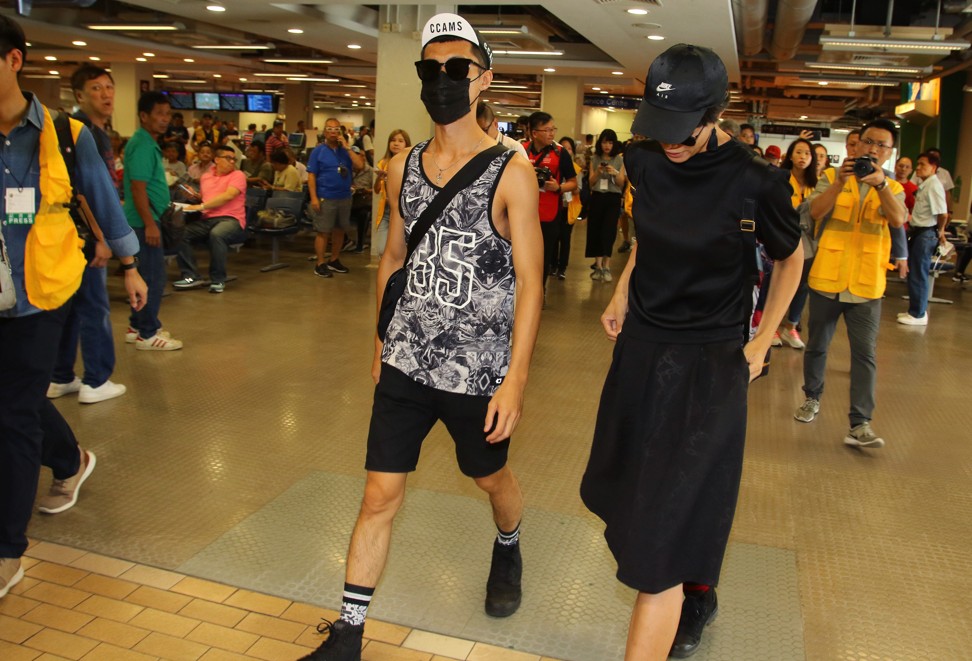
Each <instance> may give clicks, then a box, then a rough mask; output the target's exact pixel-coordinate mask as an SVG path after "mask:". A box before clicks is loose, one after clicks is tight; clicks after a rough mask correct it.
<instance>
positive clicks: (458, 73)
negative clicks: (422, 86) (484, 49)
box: [415, 57, 486, 82]
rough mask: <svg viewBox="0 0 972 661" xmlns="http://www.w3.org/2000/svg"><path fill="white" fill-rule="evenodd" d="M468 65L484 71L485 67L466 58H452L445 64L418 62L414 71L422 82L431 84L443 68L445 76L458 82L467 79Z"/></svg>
mask: <svg viewBox="0 0 972 661" xmlns="http://www.w3.org/2000/svg"><path fill="white" fill-rule="evenodd" d="M469 65H473V66H475V67H478V68H480V69H482V70H483V71H486V67H484V66H483V65H481V64H479V63H478V62H474V61H473V60H470V59H469V58H466V57H454V58H452V59H451V60H447V61H445V62H439V61H438V60H419V61H418V62H416V63H415V71H417V72H418V77H419V79H420V80H422V81H423V82H432V81H433V80H435V79H436V78H438V77H439V71H441V70H442V67H445V72H446V75H447V76H449V78H451V79H452V80H456V81H458V80H462V79H464V78H468V77H469Z"/></svg>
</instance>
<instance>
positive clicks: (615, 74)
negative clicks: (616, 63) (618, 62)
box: [611, 71, 624, 76]
mask: <svg viewBox="0 0 972 661" xmlns="http://www.w3.org/2000/svg"><path fill="white" fill-rule="evenodd" d="M611 75H612V76H623V75H624V72H623V71H612V72H611Z"/></svg>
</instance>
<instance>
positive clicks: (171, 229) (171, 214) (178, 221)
mask: <svg viewBox="0 0 972 661" xmlns="http://www.w3.org/2000/svg"><path fill="white" fill-rule="evenodd" d="M159 227H160V228H161V230H162V247H163V248H165V249H166V250H175V249H176V248H178V247H179V244H180V243H182V237H183V235H184V234H185V233H186V215H185V212H183V210H182V207H179V206H177V205H175V204H172V203H170V204H169V206H167V207H166V208H165V211H163V212H162V215H161V216H159Z"/></svg>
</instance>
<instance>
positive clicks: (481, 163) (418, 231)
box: [405, 144, 507, 268]
mask: <svg viewBox="0 0 972 661" xmlns="http://www.w3.org/2000/svg"><path fill="white" fill-rule="evenodd" d="M506 151H507V149H506V147H505V146H503V145H501V144H496V145H494V146H492V147H490V148H489V149H484V150H483V151H481V152H479V153H478V154H476V155H475V156H473V157H472V159H470V161H469V162H468V163H466V164H465V165H464V166H462V169H460V170H459V172H457V173H456V174H455V176H453V177H452V179H450V180H449V181H447V182H446V185H445V186H443V187H442V190H440V191H439V192H438V193H437V194H436V196H435V197H434V198H432V201H431V202H429V206H427V207H425V210H424V211H423V212H422V214H421V215H420V216H419V217H418V220H416V221H415V225H414V226H413V227H412V232H411V234H409V236H408V251H407V252H406V253H405V267H406V268H408V260H409V259H410V258H411V257H412V253H413V252H415V249H416V248H418V246H419V243H421V242H422V238H423V237H424V236H425V234H426V232H428V231H429V228H430V227H432V223H434V222H435V219H436V218H438V217H439V215H440V214H441V213H442V211H443V209H445V208H446V206H447V205H448V204H449V203H450V202H452V200H453V199H454V198H455V197H456V195H458V194H459V191H461V190H462V189H464V188H466V187H467V186H469V184H471V183H472V182H474V181H476V179H478V178H479V177H481V176H482V174H483V173H484V172H485V171H486V168H488V167H489V164H490V163H491V162H492V161H493V159H494V158H496V157H497V156H499V155H500V154H502V153H504V152H506ZM416 158H418V159H420V160H419V167H422V163H421V158H422V156H421V154H416Z"/></svg>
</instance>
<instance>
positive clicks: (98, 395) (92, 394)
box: [78, 381, 127, 404]
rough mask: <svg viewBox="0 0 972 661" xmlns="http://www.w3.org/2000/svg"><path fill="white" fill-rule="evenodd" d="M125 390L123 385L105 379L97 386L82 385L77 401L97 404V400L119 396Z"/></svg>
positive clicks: (101, 400)
mask: <svg viewBox="0 0 972 661" xmlns="http://www.w3.org/2000/svg"><path fill="white" fill-rule="evenodd" d="M126 390H127V388H125V386H123V385H122V384H120V383H112V382H111V381H105V382H104V383H102V384H101V385H100V386H98V387H97V388H92V387H91V386H87V385H82V386H81V391H80V392H79V393H78V401H79V402H81V403H82V404H97V403H98V402H103V401H105V400H106V399H114V398H115V397H121V396H122V395H124V394H125V391H126Z"/></svg>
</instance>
